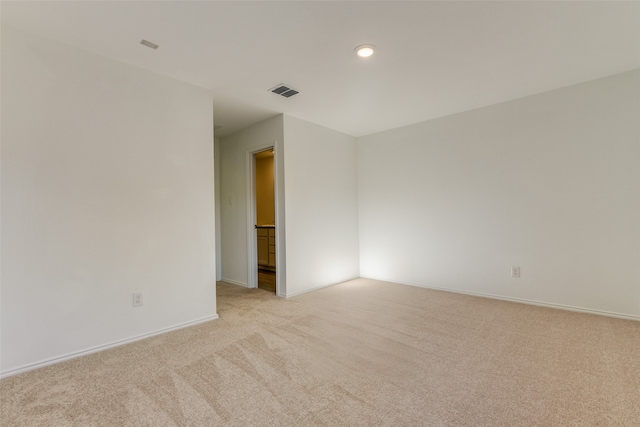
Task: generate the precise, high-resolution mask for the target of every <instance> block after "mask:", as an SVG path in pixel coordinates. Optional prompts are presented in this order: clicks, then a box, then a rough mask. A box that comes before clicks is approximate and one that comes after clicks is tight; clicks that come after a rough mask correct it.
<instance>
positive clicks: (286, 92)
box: [269, 83, 300, 98]
mask: <svg viewBox="0 0 640 427" xmlns="http://www.w3.org/2000/svg"><path fill="white" fill-rule="evenodd" d="M269 91H270V92H273V93H275V94H276V95H281V96H284V97H285V98H290V97H292V96H293V95H295V94H297V93H300V92H298V91H297V90H295V89H291V88H290V87H289V86H287V85H285V84H283V83H281V84H279V85H278V86H276V87H272V88H271V89H269Z"/></svg>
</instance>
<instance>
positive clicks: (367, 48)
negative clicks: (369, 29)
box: [354, 44, 376, 58]
mask: <svg viewBox="0 0 640 427" xmlns="http://www.w3.org/2000/svg"><path fill="white" fill-rule="evenodd" d="M375 51H376V47H375V46H374V45H372V44H361V45H360V46H356V48H355V49H354V52H355V53H356V55H358V56H359V57H360V58H368V57H370V56H371V55H373V53H374V52H375Z"/></svg>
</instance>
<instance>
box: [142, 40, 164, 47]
mask: <svg viewBox="0 0 640 427" xmlns="http://www.w3.org/2000/svg"><path fill="white" fill-rule="evenodd" d="M140 44H142V45H145V46H146V47H150V48H151V49H157V48H159V47H160V45H157V44H155V43H151V42H150V41H148V40H142V41H141V42H140Z"/></svg>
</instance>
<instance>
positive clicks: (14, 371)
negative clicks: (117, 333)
mask: <svg viewBox="0 0 640 427" xmlns="http://www.w3.org/2000/svg"><path fill="white" fill-rule="evenodd" d="M216 319H218V315H217V314H214V315H212V316H206V317H201V318H199V319H196V320H192V321H190V322H185V323H180V324H178V325H174V326H170V327H168V328H163V329H158V330H155V331H153V332H149V333H146V334H142V335H136V336H134V337H131V338H126V339H124V340H119V341H113V342H111V343H108V344H104V345H99V346H96V347H91V348H88V349H86V350H81V351H77V352H73V353H68V354H65V355H63V356H58V357H53V358H51V359H46V360H42V361H40V362H36V363H30V364H28V365H23V366H20V367H18V368H14V369H11V370H9V371H5V372H1V373H0V379H3V378H7V377H11V376H13V375H18V374H21V373H23V372H28V371H33V370H34V369H39V368H44V367H45V366H50V365H55V364H57V363H61V362H66V361H67V360H71V359H76V358H78V357H82V356H88V355H90V354H93V353H98V352H100V351H105V350H109V349H110V348H114V347H120V346H121V345H125V344H130V343H133V342H136V341H140V340H143V339H146V338H151V337H153V336H156V335H161V334H166V333H167V332H172V331H177V330H178V329H184V328H188V327H189V326H195V325H198V324H200V323H205V322H210V321H212V320H216Z"/></svg>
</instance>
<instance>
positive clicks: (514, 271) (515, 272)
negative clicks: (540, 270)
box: [511, 267, 520, 279]
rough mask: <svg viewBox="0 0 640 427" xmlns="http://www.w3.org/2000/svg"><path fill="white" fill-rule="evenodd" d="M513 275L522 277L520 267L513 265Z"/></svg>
mask: <svg viewBox="0 0 640 427" xmlns="http://www.w3.org/2000/svg"><path fill="white" fill-rule="evenodd" d="M511 277H515V278H517V279H519V278H520V267H511Z"/></svg>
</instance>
